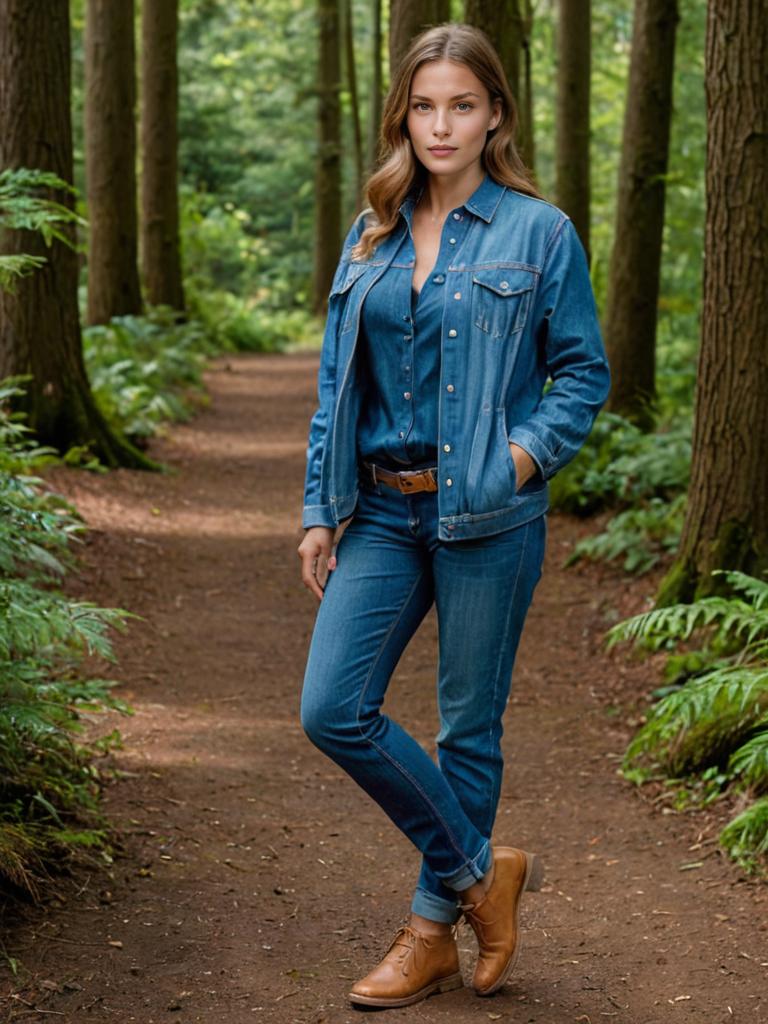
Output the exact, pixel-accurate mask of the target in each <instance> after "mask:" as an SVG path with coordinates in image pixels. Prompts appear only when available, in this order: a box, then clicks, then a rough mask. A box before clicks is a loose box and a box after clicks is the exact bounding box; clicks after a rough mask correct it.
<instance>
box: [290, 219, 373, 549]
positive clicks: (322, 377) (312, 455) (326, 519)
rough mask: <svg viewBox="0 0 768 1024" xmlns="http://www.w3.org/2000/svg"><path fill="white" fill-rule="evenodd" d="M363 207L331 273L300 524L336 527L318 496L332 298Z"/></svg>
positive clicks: (330, 367) (334, 313)
mask: <svg viewBox="0 0 768 1024" xmlns="http://www.w3.org/2000/svg"><path fill="white" fill-rule="evenodd" d="M366 212H367V211H366V210H363V212H362V213H360V214H359V215H358V217H357V218H356V219H355V222H354V224H353V225H352V227H351V228H350V229H349V233H348V234H347V237H346V239H345V241H344V246H343V248H342V252H341V258H340V259H339V263H338V266H337V267H336V272H335V274H334V276H333V282H332V283H331V289H330V292H329V300H328V313H327V316H326V320H325V330H324V332H323V344H322V348H321V350H320V368H319V371H318V375H317V397H318V405H317V409H316V410H315V413H314V415H313V416H312V419H311V421H310V424H309V442H308V445H307V462H306V472H305V478H304V509H303V513H302V526H303V527H304V529H308V528H309V527H310V526H330V527H332V528H333V527H335V526H336V521H335V520H334V518H333V515H332V512H331V507H330V505H329V504H328V503H327V502H325V503H324V502H323V500H322V496H321V489H320V482H321V468H322V462H323V452H324V450H325V441H326V435H327V432H328V429H329V426H330V424H331V420H332V416H333V408H334V404H335V401H336V342H337V338H338V333H339V332H338V327H339V323H338V320H339V311H340V304H339V303H337V302H334V301H333V300H332V298H331V296H332V295H333V293H334V291H336V290H337V288H338V287H339V285H340V283H341V281H342V280H343V278H344V275H345V272H346V268H347V265H348V264H349V259H350V256H349V250H350V249H351V248H352V246H353V245H354V244H355V242H357V240H358V239H359V238H360V235H361V234H362V233H363V229H364V226H365V225H364V217H365V214H366Z"/></svg>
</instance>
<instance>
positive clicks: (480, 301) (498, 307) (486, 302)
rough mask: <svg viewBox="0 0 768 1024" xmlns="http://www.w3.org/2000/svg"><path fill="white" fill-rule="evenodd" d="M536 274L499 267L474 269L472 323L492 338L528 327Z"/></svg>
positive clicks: (504, 335) (504, 336)
mask: <svg viewBox="0 0 768 1024" xmlns="http://www.w3.org/2000/svg"><path fill="white" fill-rule="evenodd" d="M534 277H535V275H534V274H533V273H531V272H530V271H528V270H518V269H516V268H514V267H513V268H508V267H500V268H497V269H493V268H491V269H487V270H474V271H472V323H473V324H474V325H475V327H478V328H479V329H480V330H481V331H484V332H485V333H486V334H488V335H490V337H491V338H496V339H500V338H506V337H508V336H509V335H510V334H514V333H515V332H516V331H521V330H522V329H523V327H525V322H526V320H527V319H528V313H529V310H530V305H531V295H532V294H533V286H534Z"/></svg>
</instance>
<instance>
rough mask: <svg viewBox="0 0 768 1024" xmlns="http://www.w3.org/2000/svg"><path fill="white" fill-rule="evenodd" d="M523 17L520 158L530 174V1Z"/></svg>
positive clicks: (532, 146)
mask: <svg viewBox="0 0 768 1024" xmlns="http://www.w3.org/2000/svg"><path fill="white" fill-rule="evenodd" d="M524 3H525V17H524V18H523V19H522V26H523V28H522V49H523V100H522V102H521V103H520V104H519V108H520V132H519V136H520V146H519V149H520V156H521V157H522V159H523V163H524V164H525V166H526V167H527V168H528V170H529V171H531V173H533V170H534V168H535V166H536V147H535V134H534V130H533V128H534V125H533V63H532V58H531V53H532V46H531V38H532V36H533V7H532V5H531V0H524Z"/></svg>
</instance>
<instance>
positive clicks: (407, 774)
mask: <svg viewBox="0 0 768 1024" xmlns="http://www.w3.org/2000/svg"><path fill="white" fill-rule="evenodd" d="M423 577H424V570H423V569H422V570H421V572H420V573H419V575H418V576H417V577H416V579H415V580H414V582H413V586H412V587H411V589H410V590H409V591H408V594H407V595H406V598H405V600H404V601H403V604H402V606H401V608H400V611H399V612H398V614H397V615H396V616H395V618H394V619H393V620H392V624H391V626H390V627H389V629H388V630H387V633H386V636H385V637H384V638H383V639H382V641H381V644H380V645H379V649H378V651H377V653H376V657H375V658H374V659H373V662H372V663H371V667H370V669H369V670H368V675H367V677H366V680H365V682H364V683H363V685H362V687H361V690H360V697H359V699H358V702H357V710H356V713H355V720H356V724H357V728H358V731H359V733H360V736H361V737H362V738H363V739H364V740H365V741H366V743H369V744H370V745H371V746H372V747H375V749H376V750H377V751H378V752H379V754H380V755H381V756H382V757H383V758H385V759H386V760H387V761H389V762H390V764H392V765H394V767H395V768H396V769H397V770H398V771H399V772H400V774H401V775H402V776H403V777H404V778H406V779H408V781H409V782H410V783H411V785H412V786H413V788H414V789H415V790H416V792H417V793H418V794H419V795H420V796H421V798H422V799H423V801H424V803H425V804H426V805H427V807H428V808H429V810H430V811H431V812H432V814H433V815H434V816H435V818H436V819H437V821H439V822H440V824H441V825H442V827H443V828H444V829H445V832H446V835H447V836H448V839H449V841H450V844H451V846H452V847H453V848H454V850H455V851H456V852H457V853H458V854H460V855H461V856H462V857H463V858H464V864H462V865H461V867H460V868H459V869H457V870H459V871H460V870H462V869H463V868H465V867H467V866H468V865H469V864H471V863H472V862H473V858H471V857H467V855H466V853H465V852H464V850H462V848H461V846H460V845H459V842H458V840H457V839H456V837H455V836H454V834H453V832H452V831H451V828H450V826H449V824H448V822H446V821H444V819H443V817H442V815H441V814H440V812H439V811H438V809H437V808H436V807H435V805H434V804H433V803H432V801H431V800H430V799H429V796H428V795H427V794H426V793H425V792H424V790H423V789H422V788H421V786H420V785H419V783H418V781H417V780H416V779H414V778H413V776H412V775H411V774H410V772H408V771H407V769H406V768H405V766H404V765H402V764H400V762H399V761H398V760H396V759H395V758H394V757H392V755H391V754H389V753H388V752H387V751H386V750H384V748H383V747H381V746H380V745H379V744H378V743H377V742H376V741H375V740H373V739H371V738H370V737H369V736H366V735H365V732H364V731H363V728H362V726H361V724H360V706H361V705H362V703H363V698H364V697H365V693H366V691H367V689H368V684H369V683H370V681H371V679H372V678H373V673H374V671H375V669H376V666H377V665H378V663H379V659H380V658H381V655H382V652H383V650H384V647H385V646H386V644H387V641H388V640H389V638H390V637H391V636H392V633H393V632H394V629H395V626H396V625H397V624H398V622H399V621H400V619H401V618H402V616H403V613H404V611H405V609H406V608H407V607H408V604H409V602H410V600H411V598H412V597H413V594H414V592H415V590H416V587H417V586H418V584H419V583H420V582H421V580H422V578H423ZM452 874H456V872H452Z"/></svg>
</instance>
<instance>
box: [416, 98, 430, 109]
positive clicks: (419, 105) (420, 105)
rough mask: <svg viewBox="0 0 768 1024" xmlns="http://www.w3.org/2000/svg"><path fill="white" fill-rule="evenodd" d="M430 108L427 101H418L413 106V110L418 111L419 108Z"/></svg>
mask: <svg viewBox="0 0 768 1024" xmlns="http://www.w3.org/2000/svg"><path fill="white" fill-rule="evenodd" d="M428 106H429V104H428V103H427V102H426V101H425V100H417V101H416V102H415V103H414V105H413V109H414V110H418V109H419V107H428Z"/></svg>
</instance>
